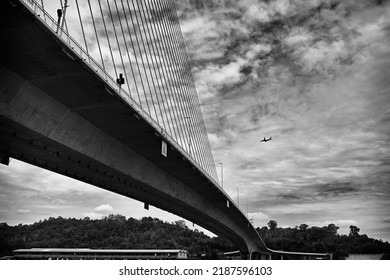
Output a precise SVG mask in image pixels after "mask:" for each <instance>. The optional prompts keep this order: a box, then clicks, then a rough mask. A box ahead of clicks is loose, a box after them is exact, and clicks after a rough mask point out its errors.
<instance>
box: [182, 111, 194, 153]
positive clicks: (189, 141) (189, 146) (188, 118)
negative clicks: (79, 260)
mask: <svg viewBox="0 0 390 280" xmlns="http://www.w3.org/2000/svg"><path fill="white" fill-rule="evenodd" d="M184 118H185V119H186V120H188V121H189V122H190V119H191V117H188V116H185V117H184ZM187 131H188V136H189V139H188V151H189V153H190V156H192V155H191V137H192V135H191V123H190V124H189V125H188V130H187Z"/></svg>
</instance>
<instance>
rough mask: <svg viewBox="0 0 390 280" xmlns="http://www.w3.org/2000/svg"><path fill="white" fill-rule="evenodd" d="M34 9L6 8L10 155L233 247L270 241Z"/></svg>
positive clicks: (5, 123)
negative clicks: (164, 150)
mask: <svg viewBox="0 0 390 280" xmlns="http://www.w3.org/2000/svg"><path fill="white" fill-rule="evenodd" d="M24 9H25V8H24V7H21V6H20V7H18V5H17V6H16V7H14V6H12V5H10V3H9V2H8V1H1V4H0V11H1V17H0V36H1V38H2V39H3V40H2V41H3V42H4V43H2V44H1V45H0V153H3V154H6V155H9V156H11V157H13V158H16V159H19V160H22V161H25V162H27V163H30V164H33V165H36V166H40V167H42V168H45V169H48V170H51V171H54V172H56V173H59V174H63V175H65V176H69V177H72V178H75V179H77V180H80V181H84V182H86V183H89V184H92V185H95V186H98V187H100V188H103V189H106V190H109V191H113V192H116V193H118V194H122V195H125V196H127V197H131V198H134V199H137V200H140V201H143V202H146V203H148V204H150V205H154V206H156V207H158V208H161V209H163V210H166V211H169V212H171V213H174V214H176V215H179V216H181V217H183V218H186V219H188V220H191V221H193V222H195V223H197V224H199V225H201V226H202V227H204V228H206V229H208V230H210V231H212V232H214V233H216V234H218V235H221V236H224V237H226V238H228V239H229V240H231V241H232V242H233V243H234V244H235V245H236V246H237V247H238V248H239V250H240V251H241V252H242V253H243V254H244V255H247V254H248V253H251V252H262V253H265V254H267V253H268V250H267V248H266V247H265V245H264V243H263V241H262V240H261V238H260V237H259V236H258V234H257V232H256V231H255V230H254V229H253V227H252V225H250V224H248V222H247V219H246V218H245V216H244V215H243V214H242V212H241V211H239V210H238V209H237V208H236V206H235V205H234V204H233V203H232V202H231V201H230V206H229V207H228V206H227V197H226V195H225V194H224V193H223V192H222V191H221V190H220V189H219V188H218V187H217V186H216V185H215V184H214V183H212V182H211V181H210V180H208V179H207V178H206V177H205V176H204V175H203V174H202V173H201V172H200V171H199V170H198V169H196V168H195V167H194V166H193V165H192V164H191V163H190V161H188V160H187V159H186V157H185V155H183V154H181V152H180V151H178V150H176V149H174V148H173V147H172V146H169V148H168V156H167V157H165V156H163V155H162V154H161V141H162V139H163V136H162V135H161V134H160V133H159V132H158V131H156V130H155V129H154V128H153V127H152V126H151V125H150V124H148V123H147V122H146V121H145V120H144V119H143V118H142V117H141V116H140V115H139V114H138V113H137V112H136V111H135V110H134V109H133V108H131V107H130V106H129V105H128V104H127V103H126V102H124V101H123V100H122V98H121V97H120V96H119V95H118V94H116V93H115V92H113V91H112V90H107V86H106V84H105V82H104V81H103V80H102V79H101V78H100V77H99V76H97V75H96V74H95V73H94V72H93V71H92V70H91V69H90V68H89V67H88V66H87V65H86V64H85V63H84V62H83V61H82V60H80V59H77V56H73V55H71V56H69V54H72V50H71V49H69V48H68V46H67V45H66V44H64V43H63V42H62V41H60V40H59V39H58V38H57V37H56V36H55V35H53V34H51V33H50V32H49V31H47V30H46V29H45V27H43V26H42V23H40V22H39V20H38V19H35V18H34V16H33V15H31V14H29V13H28V12H27V11H25V10H24Z"/></svg>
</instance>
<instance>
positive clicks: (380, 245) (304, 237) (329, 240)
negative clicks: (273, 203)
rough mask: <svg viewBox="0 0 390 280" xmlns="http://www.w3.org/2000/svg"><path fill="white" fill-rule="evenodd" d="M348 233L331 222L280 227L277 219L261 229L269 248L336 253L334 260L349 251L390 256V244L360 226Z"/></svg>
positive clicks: (343, 257)
mask: <svg viewBox="0 0 390 280" xmlns="http://www.w3.org/2000/svg"><path fill="white" fill-rule="evenodd" d="M349 228H350V232H349V234H348V235H340V234H338V232H337V231H338V230H339V227H338V226H336V225H335V224H329V225H328V226H323V227H316V226H313V227H309V226H308V225H306V224H301V225H300V226H296V227H294V228H279V227H278V226H277V222H276V221H273V220H271V221H269V222H268V227H267V226H264V227H262V228H257V231H258V233H259V235H260V236H261V237H262V239H263V240H264V242H265V243H266V244H267V246H268V248H271V249H274V250H281V251H290V252H315V253H332V254H333V259H345V257H347V256H348V255H349V254H382V253H384V256H383V257H382V259H389V257H390V244H389V242H384V241H382V240H377V239H374V238H370V237H368V236H367V235H365V234H360V228H358V227H357V226H355V225H351V226H350V227H349Z"/></svg>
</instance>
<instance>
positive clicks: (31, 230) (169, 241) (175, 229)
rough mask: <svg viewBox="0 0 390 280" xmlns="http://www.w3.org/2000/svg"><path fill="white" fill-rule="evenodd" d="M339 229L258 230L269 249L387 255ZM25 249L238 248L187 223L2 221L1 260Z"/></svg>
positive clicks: (211, 253)
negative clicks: (29, 223)
mask: <svg viewBox="0 0 390 280" xmlns="http://www.w3.org/2000/svg"><path fill="white" fill-rule="evenodd" d="M338 229H339V227H337V226H336V225H334V224H329V225H328V226H325V227H315V226H314V227H309V226H308V225H306V224H301V225H300V226H296V227H295V228H278V226H277V222H276V221H273V220H271V221H270V222H269V223H268V227H266V226H264V227H262V228H257V231H258V233H259V234H260V236H261V237H262V238H263V240H264V241H265V243H266V244H267V246H268V247H269V248H272V249H274V250H282V251H291V252H316V253H333V258H334V259H344V258H345V257H346V256H348V254H349V253H355V254H379V253H386V255H385V257H386V258H388V256H389V253H390V244H389V243H388V242H383V241H382V240H375V239H373V238H369V237H368V236H367V235H365V234H363V235H360V234H359V231H360V229H359V228H358V227H356V226H350V233H349V235H340V234H338V233H337V231H338ZM21 248H91V249H174V248H176V249H185V250H188V252H189V255H190V257H192V258H200V256H201V255H202V254H205V255H206V258H210V259H216V258H218V253H220V252H229V251H234V250H236V248H234V247H233V245H232V244H231V243H230V242H229V241H227V240H225V239H223V238H219V237H213V238H211V237H209V236H207V235H205V234H204V233H203V232H199V231H198V230H196V229H195V230H191V229H189V228H188V227H187V226H186V225H185V223H184V221H176V222H174V223H167V222H163V221H161V220H159V219H157V218H151V217H147V218H142V219H140V220H137V219H133V218H129V219H127V218H126V217H124V216H122V215H112V214H111V215H109V216H108V217H104V218H102V219H100V220H92V219H90V218H84V219H75V218H69V219H64V218H62V217H58V218H49V219H47V220H44V221H39V222H36V223H34V224H31V225H22V224H19V225H17V226H9V225H7V224H6V223H0V257H2V256H7V255H12V251H13V250H15V249H21Z"/></svg>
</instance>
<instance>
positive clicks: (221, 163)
mask: <svg viewBox="0 0 390 280" xmlns="http://www.w3.org/2000/svg"><path fill="white" fill-rule="evenodd" d="M219 164H220V165H221V187H222V189H223V162H220V163H219Z"/></svg>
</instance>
